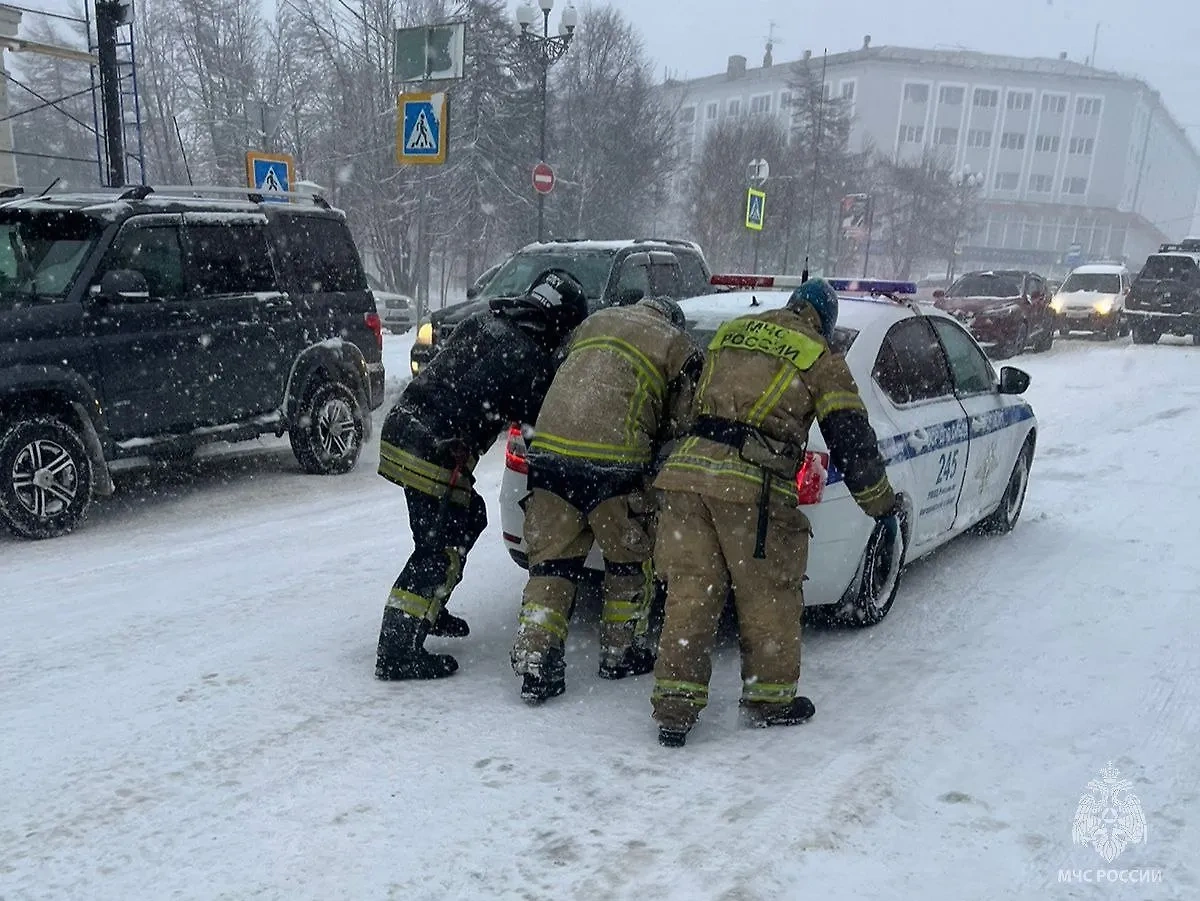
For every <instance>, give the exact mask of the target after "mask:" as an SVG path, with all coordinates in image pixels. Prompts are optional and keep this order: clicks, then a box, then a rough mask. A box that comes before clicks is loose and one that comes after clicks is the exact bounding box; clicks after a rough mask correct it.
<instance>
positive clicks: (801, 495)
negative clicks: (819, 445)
mask: <svg viewBox="0 0 1200 901" xmlns="http://www.w3.org/2000/svg"><path fill="white" fill-rule="evenodd" d="M828 478H829V454H825V453H821V452H820V451H808V452H807V453H805V455H804V464H803V465H802V466H801V467H800V471H799V472H798V473H796V501H797V503H799V504H800V505H801V506H804V505H807V504H819V503H821V498H822V497H823V496H824V494H825V482H826V480H827V479H828Z"/></svg>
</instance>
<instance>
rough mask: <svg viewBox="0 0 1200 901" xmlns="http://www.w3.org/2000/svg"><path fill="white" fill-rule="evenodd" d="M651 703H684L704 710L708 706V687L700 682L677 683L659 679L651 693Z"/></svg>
mask: <svg viewBox="0 0 1200 901" xmlns="http://www.w3.org/2000/svg"><path fill="white" fill-rule="evenodd" d="M650 700H651V701H682V702H683V703H685V704H691V705H692V706H693V707H696V708H702V707H706V706H707V705H708V686H707V685H701V684H700V683H699V682H675V681H673V680H670V679H658V680H656V681H655V683H654V691H653V692H651V693H650Z"/></svg>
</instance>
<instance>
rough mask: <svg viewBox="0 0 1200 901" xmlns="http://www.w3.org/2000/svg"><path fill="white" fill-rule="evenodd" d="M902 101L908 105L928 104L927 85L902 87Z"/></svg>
mask: <svg viewBox="0 0 1200 901" xmlns="http://www.w3.org/2000/svg"><path fill="white" fill-rule="evenodd" d="M904 99H905V100H907V101H908V102H909V103H928V102H929V85H927V84H906V85H905V86H904Z"/></svg>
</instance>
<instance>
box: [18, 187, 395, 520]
mask: <svg viewBox="0 0 1200 901" xmlns="http://www.w3.org/2000/svg"><path fill="white" fill-rule="evenodd" d="M5 194H6V199H5V200H4V201H3V202H0V521H3V523H4V524H5V525H7V526H8V528H9V529H11V530H12V531H13V532H15V533H16V534H18V535H21V536H24V537H28V538H51V537H54V536H58V535H62V534H65V533H66V532H69V531H70V530H71V529H73V528H74V527H75V526H76V525H77V524H78V523H79V521H80V520H81V519H82V518H83V516H84V515H85V513H86V512H87V509H88V505H89V504H90V503H91V500H92V496H93V494H101V495H105V494H111V493H112V492H113V481H112V478H111V476H110V474H109V468H108V463H109V462H110V461H113V460H118V459H121V458H125V457H137V456H147V455H149V456H155V457H160V458H167V459H170V458H174V457H179V456H184V455H186V454H188V453H190V452H191V451H192V450H194V449H195V448H196V447H198V446H200V445H201V444H204V443H207V442H211V441H242V440H247V439H251V438H256V437H258V436H259V435H264V434H271V433H273V434H275V435H277V436H282V435H283V434H284V433H285V432H287V433H288V435H289V437H290V439H291V445H292V449H293V451H294V452H295V454H296V459H297V460H299V462H300V465H301V466H302V467H303V468H304V470H305V471H307V472H310V473H344V472H348V471H350V470H351V469H353V467H354V465H355V463H356V462H357V460H358V455H359V452H360V451H361V449H362V445H363V442H364V440H365V439H366V438H367V437H368V436H369V434H370V428H371V417H370V413H369V411H371V410H374V409H376V408H378V407H379V406H380V405H381V404H382V403H383V383H384V372H383V363H382V348H383V338H382V330H381V327H380V322H379V317H378V315H377V314H376V312H375V304H374V301H373V299H372V297H371V292H370V290H369V288H368V285H367V279H366V274H365V273H364V271H363V266H362V261H361V259H360V258H359V254H358V250H357V248H356V247H355V245H354V242H353V239H352V238H351V237H350V232H349V229H348V228H347V227H346V220H345V216H344V215H343V214H342V213H341V212H340V211H337V210H332V209H330V208H329V206H328V204H326V203H325V201H324V200H322V199H321V198H320V197H312V196H308V197H305V198H300V197H298V196H296V195H291V196H289V197H283V198H280V199H281V200H283V201H284V202H279V200H280V199H273V200H271V201H270V202H264V198H263V197H262V196H261V195H258V194H251V193H247V192H246V191H245V190H244V189H243V190H241V191H240V192H239V191H236V190H232V189H188V191H187V192H184V191H183V190H182V189H180V190H178V191H175V192H174V193H172V192H171V191H168V190H166V189H162V190H161V191H160V193H155V191H154V190H153V189H152V188H148V187H142V186H139V187H135V188H129V189H124V190H119V189H118V190H116V191H108V192H104V191H102V190H101V191H98V192H96V193H87V194H52V195H48V196H44V197H37V198H24V197H21V196H19V195H20V192H19V189H10V190H9V191H7V192H5ZM201 194H218V195H224V196H225V197H226V198H227V199H215V200H214V199H206V198H202V197H201V196H200V195H201ZM239 194H240V198H239V197H238V195H239ZM230 195H232V196H233V197H235V198H238V199H228V197H229V196H230ZM14 197H15V199H13V198H14Z"/></svg>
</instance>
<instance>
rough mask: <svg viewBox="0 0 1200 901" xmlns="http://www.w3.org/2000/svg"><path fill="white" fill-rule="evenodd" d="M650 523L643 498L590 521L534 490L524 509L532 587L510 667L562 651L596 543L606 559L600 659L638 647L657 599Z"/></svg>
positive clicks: (606, 507)
mask: <svg viewBox="0 0 1200 901" xmlns="http://www.w3.org/2000/svg"><path fill="white" fill-rule="evenodd" d="M653 535H654V516H653V510H652V508H651V505H650V503H649V501H648V500H647V498H646V495H644V494H643V493H641V492H636V493H634V494H629V495H621V496H619V497H613V498H609V499H608V500H606V501H604V502H603V503H601V504H600V505H599V506H598V507H596V508H595V509H594V510H593V511H592V512H591V514H590V515H587V516H585V515H584V513H583V512H582V511H580V510H579V509H577V508H576V507H574V506H572V505H571V504H569V503H567V502H566V501H565V500H563V499H562V498H561V497H559V496H558V495H556V494H552V493H551V492H549V491H544V490H542V489H537V488H535V489H534V490H533V495H532V497H531V498H530V500H529V503H528V504H527V505H526V508H525V548H526V551H527V553H528V554H529V571H530V578H529V582H528V583H527V584H526V586H525V593H524V597H523V598H522V602H521V616H520V630H519V632H518V634H517V640H516V644H515V645H514V648H513V660H514V662H516V661H518V660H520V659H522V658H523V657H524V656H525V655H528V654H540V653H544V652H545V651H547V650H549V649H550V648H552V647H557V648H560V649H561V648H562V647H563V646H564V644H565V642H566V639H567V619H568V617H569V615H570V612H571V604H572V603H573V601H574V600H575V587H576V584H577V582H578V580H579V578H580V577H581V576H582V574H583V563H584V561H585V560H586V558H587V554H588V552H589V551H590V550H591V547H592V544H593V541H594V542H595V543H596V544H598V545H599V546H600V551H601V553H602V554H603V555H604V565H605V573H604V606H603V608H602V610H601V614H600V623H601V625H600V647H601V651H602V652H608V653H612V654H617V655H620V654H622V653H623V652H624V651H625V649H627V648H629V647H631V646H632V645H633V644H634V642H635V641H637V640H639V639H641V638H642V637H643V635H644V633H645V631H646V626H647V622H648V619H649V612H650V603H651V601H652V599H653V597H654V569H653V565H652V563H651V557H652V555H653V552H654V537H653Z"/></svg>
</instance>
